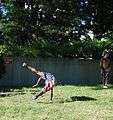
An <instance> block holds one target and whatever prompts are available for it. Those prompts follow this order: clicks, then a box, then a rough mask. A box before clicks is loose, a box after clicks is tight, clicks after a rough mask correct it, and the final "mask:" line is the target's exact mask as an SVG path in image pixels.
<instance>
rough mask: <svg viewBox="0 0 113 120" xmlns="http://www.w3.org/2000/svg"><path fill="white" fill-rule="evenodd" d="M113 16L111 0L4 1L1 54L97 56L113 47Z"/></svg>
mask: <svg viewBox="0 0 113 120" xmlns="http://www.w3.org/2000/svg"><path fill="white" fill-rule="evenodd" d="M112 19H113V1H112V0H109V1H107V0H51V1H50V0H1V5H0V45H1V46H2V47H0V54H1V55H4V56H30V57H36V56H37V55H38V56H51V57H77V58H78V57H85V58H87V57H93V58H96V59H98V58H99V57H100V54H101V52H102V51H103V50H104V49H106V48H111V49H113V40H112V39H113V32H112V30H113V21H112ZM89 32H90V33H92V35H93V38H92V39H91V38H90V36H89ZM90 35H91V34H90ZM82 37H83V38H82ZM3 46H4V47H3Z"/></svg>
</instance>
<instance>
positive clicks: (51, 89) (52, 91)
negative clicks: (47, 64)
mask: <svg viewBox="0 0 113 120" xmlns="http://www.w3.org/2000/svg"><path fill="white" fill-rule="evenodd" d="M52 100H53V88H52V89H51V101H52Z"/></svg>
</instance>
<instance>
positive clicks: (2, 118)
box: [0, 85, 113, 120]
mask: <svg viewBox="0 0 113 120" xmlns="http://www.w3.org/2000/svg"><path fill="white" fill-rule="evenodd" d="M36 92H37V88H25V87H23V88H20V89H19V88H17V89H10V90H7V91H2V90H1V93H0V120H113V86H112V85H110V86H109V88H108V89H102V88H101V86H71V85H69V86H67V85H66V86H56V87H55V90H54V98H53V102H52V103H51V102H50V101H49V100H50V93H49V92H48V93H46V94H45V95H43V96H42V97H40V98H39V99H37V100H32V99H31V98H32V95H34V93H36Z"/></svg>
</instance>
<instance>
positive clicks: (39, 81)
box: [32, 77, 42, 87]
mask: <svg viewBox="0 0 113 120" xmlns="http://www.w3.org/2000/svg"><path fill="white" fill-rule="evenodd" d="M41 79H42V78H41V77H40V78H39V79H38V81H37V83H36V84H35V85H33V86H32V87H36V86H37V85H38V84H39V82H40V80H41Z"/></svg>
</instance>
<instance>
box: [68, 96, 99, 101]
mask: <svg viewBox="0 0 113 120" xmlns="http://www.w3.org/2000/svg"><path fill="white" fill-rule="evenodd" d="M70 98H71V100H72V101H95V100H97V99H95V98H92V97H87V96H72V97H70Z"/></svg>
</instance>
